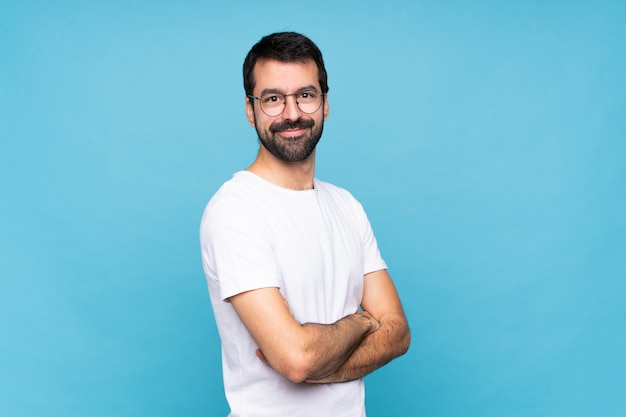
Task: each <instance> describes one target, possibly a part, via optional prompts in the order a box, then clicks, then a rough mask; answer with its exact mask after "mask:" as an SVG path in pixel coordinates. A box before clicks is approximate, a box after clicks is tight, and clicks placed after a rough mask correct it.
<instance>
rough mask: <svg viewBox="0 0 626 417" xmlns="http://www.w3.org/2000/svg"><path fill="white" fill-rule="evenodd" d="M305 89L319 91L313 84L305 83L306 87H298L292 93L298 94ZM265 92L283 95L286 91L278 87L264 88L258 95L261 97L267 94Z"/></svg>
mask: <svg viewBox="0 0 626 417" xmlns="http://www.w3.org/2000/svg"><path fill="white" fill-rule="evenodd" d="M307 90H315V91H319V90H318V89H317V87H315V86H314V85H312V84H311V85H307V86H306V87H302V88H300V89H298V90H297V91H296V92H295V93H294V94H298V93H301V92H303V91H307ZM267 94H282V95H285V94H287V93H285V91H284V90H280V89H278V88H266V89H265V90H263V91H261V94H260V96H259V97H263V96H264V95H267Z"/></svg>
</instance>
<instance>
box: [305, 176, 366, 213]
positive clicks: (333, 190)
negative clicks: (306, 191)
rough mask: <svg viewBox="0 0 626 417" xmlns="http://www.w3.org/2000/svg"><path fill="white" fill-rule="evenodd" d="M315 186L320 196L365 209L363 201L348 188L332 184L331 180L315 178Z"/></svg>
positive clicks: (358, 208)
mask: <svg viewBox="0 0 626 417" xmlns="http://www.w3.org/2000/svg"><path fill="white" fill-rule="evenodd" d="M315 188H316V189H317V190H318V193H319V195H320V198H326V199H330V200H333V201H335V202H337V203H340V204H342V205H347V206H350V207H352V208H354V209H357V210H359V211H361V210H363V207H362V206H361V203H360V202H359V201H358V200H357V199H356V198H355V197H354V195H352V193H351V192H350V191H348V190H347V189H345V188H343V187H340V186H337V185H334V184H331V183H329V182H325V181H321V180H319V179H317V178H316V179H315Z"/></svg>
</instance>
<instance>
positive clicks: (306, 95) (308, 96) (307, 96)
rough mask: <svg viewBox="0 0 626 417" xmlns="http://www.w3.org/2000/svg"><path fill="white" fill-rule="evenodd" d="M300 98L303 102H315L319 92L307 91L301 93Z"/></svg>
mask: <svg viewBox="0 0 626 417" xmlns="http://www.w3.org/2000/svg"><path fill="white" fill-rule="evenodd" d="M300 98H301V99H303V100H315V99H316V98H317V91H314V90H307V91H303V92H301V93H300Z"/></svg>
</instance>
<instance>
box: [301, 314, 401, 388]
mask: <svg viewBox="0 0 626 417" xmlns="http://www.w3.org/2000/svg"><path fill="white" fill-rule="evenodd" d="M410 339H411V336H410V332H409V328H408V325H407V323H406V320H405V319H404V317H397V316H394V317H386V318H384V319H382V320H381V322H380V327H379V328H378V330H376V331H375V332H373V333H370V334H368V335H367V336H365V338H364V339H363V341H362V342H361V343H360V344H359V346H358V347H357V348H356V349H355V350H354V351H353V352H352V354H351V355H350V356H349V357H348V358H347V359H346V361H345V362H344V363H343V364H342V365H341V366H340V367H339V368H338V369H337V370H336V371H335V372H333V373H332V374H330V375H327V376H325V377H321V378H309V379H307V382H309V383H329V382H345V381H350V380H353V379H357V378H362V377H364V376H365V375H367V374H369V373H370V372H372V371H374V370H376V369H378V368H380V367H381V366H383V365H385V364H386V363H388V362H389V361H391V360H392V359H394V358H396V357H398V356H400V355H403V354H404V353H405V352H406V351H407V349H408V347H409V343H410Z"/></svg>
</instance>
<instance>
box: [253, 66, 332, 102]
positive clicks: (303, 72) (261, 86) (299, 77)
mask: <svg viewBox="0 0 626 417" xmlns="http://www.w3.org/2000/svg"><path fill="white" fill-rule="evenodd" d="M253 76H254V92H255V94H259V93H260V92H262V91H264V90H268V89H271V90H277V91H281V92H285V93H291V92H294V91H298V90H300V89H302V88H305V87H310V86H314V87H315V88H317V89H320V85H319V80H318V70H317V65H315V62H314V61H313V60H310V61H306V62H280V61H275V60H263V61H257V63H256V64H255V65H254V70H253Z"/></svg>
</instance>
